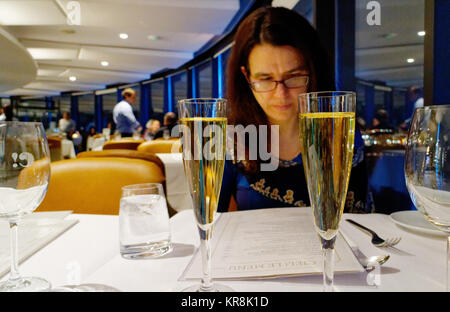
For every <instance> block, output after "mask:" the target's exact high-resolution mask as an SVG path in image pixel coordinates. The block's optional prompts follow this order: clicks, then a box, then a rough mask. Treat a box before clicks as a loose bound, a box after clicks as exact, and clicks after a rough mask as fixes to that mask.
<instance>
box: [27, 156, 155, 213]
mask: <svg viewBox="0 0 450 312" xmlns="http://www.w3.org/2000/svg"><path fill="white" fill-rule="evenodd" d="M152 182H155V183H164V171H163V170H162V169H161V167H160V166H159V164H157V163H155V162H153V161H149V160H144V159H137V158H128V157H127V158H125V157H82V158H76V159H69V160H61V161H57V162H52V163H51V177H50V184H49V187H48V190H47V194H46V196H45V198H44V200H43V202H42V203H41V205H40V206H39V207H38V209H37V210H36V211H49V210H73V211H74V212H75V213H88V214H111V215H117V214H118V213H119V207H120V205H119V202H120V197H121V188H122V186H125V185H130V184H138V183H152Z"/></svg>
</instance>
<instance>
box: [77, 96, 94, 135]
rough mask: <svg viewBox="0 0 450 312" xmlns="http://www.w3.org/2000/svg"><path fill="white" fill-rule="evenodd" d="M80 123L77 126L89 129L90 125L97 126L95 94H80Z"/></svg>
mask: <svg viewBox="0 0 450 312" xmlns="http://www.w3.org/2000/svg"><path fill="white" fill-rule="evenodd" d="M78 114H79V125H77V128H84V130H87V129H88V127H90V126H95V99H94V94H84V95H79V96H78Z"/></svg>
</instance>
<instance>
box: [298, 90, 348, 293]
mask: <svg viewBox="0 0 450 312" xmlns="http://www.w3.org/2000/svg"><path fill="white" fill-rule="evenodd" d="M355 106H356V96H355V93H354V92H344V91H342V92H339V91H325V92H312V93H304V94H300V95H299V126H300V141H301V147H302V159H303V166H304V169H305V175H306V181H307V184H308V192H309V198H310V200H311V206H312V210H313V216H314V226H315V229H316V231H317V233H318V234H319V237H320V241H321V244H322V251H323V260H324V261H323V286H324V291H333V277H334V244H335V241H336V234H337V232H338V230H339V223H340V221H341V217H342V212H343V210H344V204H345V198H346V195H347V187H348V181H349V178H350V170H351V166H352V157H353V144H354V136H355Z"/></svg>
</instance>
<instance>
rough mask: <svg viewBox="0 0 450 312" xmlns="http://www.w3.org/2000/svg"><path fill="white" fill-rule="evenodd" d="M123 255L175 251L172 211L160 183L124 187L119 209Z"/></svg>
mask: <svg viewBox="0 0 450 312" xmlns="http://www.w3.org/2000/svg"><path fill="white" fill-rule="evenodd" d="M119 240H120V254H121V255H122V257H124V258H126V259H146V258H156V257H160V256H163V255H165V254H167V253H169V252H171V251H172V243H171V239H170V222H169V212H168V209H167V203H166V197H165V195H164V189H163V186H162V184H160V183H143V184H134V185H127V186H124V187H122V197H121V199H120V211H119Z"/></svg>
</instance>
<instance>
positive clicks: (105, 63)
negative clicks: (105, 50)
mask: <svg viewBox="0 0 450 312" xmlns="http://www.w3.org/2000/svg"><path fill="white" fill-rule="evenodd" d="M101 64H102V66H108V65H109V62H108V61H102V62H101Z"/></svg>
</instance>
